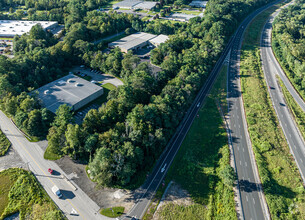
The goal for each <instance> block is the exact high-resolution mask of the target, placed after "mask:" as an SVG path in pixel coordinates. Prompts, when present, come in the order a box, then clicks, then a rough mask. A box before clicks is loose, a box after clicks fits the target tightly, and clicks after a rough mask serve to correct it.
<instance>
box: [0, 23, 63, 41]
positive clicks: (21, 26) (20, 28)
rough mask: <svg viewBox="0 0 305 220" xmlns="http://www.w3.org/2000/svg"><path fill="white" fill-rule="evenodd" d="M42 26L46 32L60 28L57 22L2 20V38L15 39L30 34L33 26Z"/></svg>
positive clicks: (0, 32) (0, 28)
mask: <svg viewBox="0 0 305 220" xmlns="http://www.w3.org/2000/svg"><path fill="white" fill-rule="evenodd" d="M36 24H40V25H41V26H42V28H43V29H44V30H47V29H53V28H55V27H57V26H58V23H57V22H56V21H16V20H0V37H12V38H13V37H14V36H15V35H22V34H24V33H28V32H29V31H30V30H31V28H32V27H33V26H35V25H36Z"/></svg>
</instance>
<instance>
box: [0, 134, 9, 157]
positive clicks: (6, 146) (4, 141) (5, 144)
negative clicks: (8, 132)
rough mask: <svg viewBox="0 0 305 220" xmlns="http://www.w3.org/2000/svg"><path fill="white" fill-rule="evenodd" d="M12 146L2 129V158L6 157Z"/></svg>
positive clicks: (0, 143)
mask: <svg viewBox="0 0 305 220" xmlns="http://www.w3.org/2000/svg"><path fill="white" fill-rule="evenodd" d="M10 146H11V142H10V141H9V140H8V139H7V137H6V136H5V135H4V134H3V132H2V131H1V129H0V156H4V155H5V153H6V152H7V151H8V149H9V147H10Z"/></svg>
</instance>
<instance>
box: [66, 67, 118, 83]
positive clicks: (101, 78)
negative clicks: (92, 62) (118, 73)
mask: <svg viewBox="0 0 305 220" xmlns="http://www.w3.org/2000/svg"><path fill="white" fill-rule="evenodd" d="M72 72H73V73H78V72H80V73H82V74H86V75H87V76H90V77H91V80H94V81H96V82H102V83H101V84H102V85H103V84H106V83H111V84H113V85H115V86H116V87H118V86H121V85H123V82H122V81H121V80H119V79H118V78H116V77H114V76H111V75H108V74H105V73H101V72H100V71H98V70H93V71H91V69H89V68H86V67H75V68H73V69H72Z"/></svg>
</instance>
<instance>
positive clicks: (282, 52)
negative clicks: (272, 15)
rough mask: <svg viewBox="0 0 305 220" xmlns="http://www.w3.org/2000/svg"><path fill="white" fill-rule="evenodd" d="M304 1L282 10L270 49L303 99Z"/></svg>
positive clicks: (275, 26) (304, 59) (274, 25)
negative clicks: (271, 48)
mask: <svg viewBox="0 0 305 220" xmlns="http://www.w3.org/2000/svg"><path fill="white" fill-rule="evenodd" d="M304 3H305V1H304V0H298V1H296V3H295V4H293V5H291V6H289V7H287V8H285V9H283V10H282V11H281V13H280V14H279V15H278V16H277V17H276V19H275V21H274V24H273V31H272V47H273V50H274V52H275V54H276V57H277V59H279V61H280V63H281V64H282V66H283V67H284V69H286V70H287V71H286V74H287V75H288V77H289V79H290V82H291V83H292V84H293V85H294V87H295V88H296V89H297V91H298V92H299V93H300V95H301V96H302V97H303V99H305V26H304V25H305V5H304Z"/></svg>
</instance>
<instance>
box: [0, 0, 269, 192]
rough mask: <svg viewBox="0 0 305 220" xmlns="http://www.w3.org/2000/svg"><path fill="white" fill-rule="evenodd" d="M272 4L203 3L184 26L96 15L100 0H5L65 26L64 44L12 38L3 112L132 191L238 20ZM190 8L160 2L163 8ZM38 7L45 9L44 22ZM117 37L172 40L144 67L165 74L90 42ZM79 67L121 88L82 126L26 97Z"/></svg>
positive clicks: (47, 38)
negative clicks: (199, 12) (116, 81)
mask: <svg viewBox="0 0 305 220" xmlns="http://www.w3.org/2000/svg"><path fill="white" fill-rule="evenodd" d="M270 1H271V0H267V1H261V0H249V1H243V0H228V1H218V0H217V1H209V4H208V5H207V8H206V11H205V17H204V18H200V17H197V18H194V19H191V21H190V22H188V23H180V22H179V23H174V22H161V21H160V22H159V21H154V22H143V21H142V20H141V19H139V18H138V17H137V16H134V15H131V14H125V13H122V14H118V13H112V12H109V13H105V12H102V11H99V10H96V9H99V8H101V7H102V6H103V5H106V4H107V3H108V1H100V0H74V1H56V2H54V4H52V5H45V4H44V3H45V1H42V0H39V1H35V2H34V1H32V0H25V1H22V2H20V1H19V0H12V1H4V2H3V5H2V7H6V8H10V7H14V6H15V5H16V4H21V5H20V6H24V7H25V9H26V10H27V13H28V18H29V19H33V20H37V19H38V20H56V21H60V22H62V23H64V26H65V29H64V31H63V32H62V34H61V36H64V38H61V40H59V38H60V37H61V36H58V37H57V36H52V34H50V33H46V32H45V31H44V30H43V29H42V28H41V27H40V26H39V25H37V26H34V27H33V28H32V30H31V31H30V33H29V34H28V35H22V36H16V37H15V38H14V48H13V49H14V57H13V58H12V59H7V58H5V57H3V56H0V67H1V68H0V85H1V86H0V108H1V110H2V111H4V112H5V113H6V114H8V115H10V116H11V118H14V120H15V122H16V124H17V126H18V127H19V128H21V129H23V130H24V131H25V132H27V133H28V134H30V135H31V136H36V137H47V139H48V150H49V149H50V152H52V153H53V154H49V156H50V155H51V156H50V157H52V156H54V155H69V156H70V157H71V158H72V159H75V160H78V161H84V162H88V168H89V170H90V172H91V173H90V176H92V179H93V180H94V181H96V182H97V183H98V185H102V186H107V187H113V186H117V187H125V188H126V187H129V188H130V187H131V186H132V187H137V186H139V185H141V184H142V183H143V181H142V180H143V179H145V176H146V174H147V172H149V171H150V169H151V168H152V166H153V164H154V163H155V162H156V160H157V159H158V158H159V156H160V154H161V152H162V151H163V150H164V148H165V146H166V144H167V143H168V141H169V140H170V138H171V137H172V135H173V134H174V133H175V131H176V128H177V127H178V125H179V123H180V122H181V120H182V119H183V116H184V115H183V112H186V111H187V109H188V108H189V107H190V105H191V104H192V102H193V100H194V98H195V97H196V94H197V93H198V91H199V89H200V88H201V86H202V85H203V84H204V83H205V80H206V79H207V77H208V75H209V74H210V72H211V70H212V68H213V66H214V64H215V63H216V61H217V60H218V58H219V56H220V54H221V52H222V51H223V49H224V48H225V46H226V44H227V42H228V40H229V38H230V36H231V35H232V34H233V32H234V30H235V29H236V27H237V25H238V23H239V22H241V20H242V19H243V18H245V17H246V16H247V15H248V14H249V13H250V12H252V11H253V10H255V9H256V8H258V7H260V6H262V5H264V4H266V3H267V2H270ZM36 3H37V4H36ZM186 3H187V2H181V1H180V2H179V1H177V0H166V1H164V2H163V3H162V5H169V4H174V5H177V6H179V7H180V5H183V4H186ZM30 8H32V9H31V10H30ZM38 11H40V12H42V11H47V13H44V17H40V14H39V15H38V14H37V13H36V12H38ZM215 15H217V16H215ZM0 16H1V14H0ZM3 17H5V16H4V15H3ZM123 31H124V32H125V33H126V34H130V33H133V32H138V31H144V32H148V33H151V34H166V35H171V36H170V39H169V40H168V41H167V42H165V43H163V44H161V45H160V46H159V47H157V48H155V49H153V50H152V53H151V60H150V61H151V62H152V63H153V64H155V65H158V66H159V67H161V69H162V71H160V72H159V73H158V74H157V75H154V74H152V70H151V68H150V66H149V65H148V64H147V63H146V62H141V60H140V59H139V57H137V56H135V55H134V54H132V52H129V53H126V54H124V53H122V52H121V51H120V49H119V48H115V49H113V50H110V52H109V53H103V51H102V50H101V48H103V46H104V44H103V43H101V44H97V45H94V44H93V43H92V42H93V41H95V40H97V39H101V38H104V37H109V36H112V35H113V34H114V33H120V32H123ZM186 36H187V37H186ZM80 64H81V65H84V66H86V67H89V68H92V69H95V70H99V71H101V72H103V73H106V74H112V75H114V76H116V77H120V78H122V79H123V80H124V85H123V86H119V87H118V88H116V89H114V90H112V91H110V92H109V94H108V99H107V100H108V101H107V104H106V105H103V106H101V108H99V109H98V110H95V109H91V110H90V111H89V112H88V113H87V114H86V116H85V118H84V120H83V123H82V124H80V125H78V124H76V123H75V122H74V121H73V117H72V116H73V114H72V113H71V112H70V109H69V108H68V107H67V106H65V105H63V107H62V108H60V109H59V111H58V112H57V113H56V115H55V116H54V115H53V114H49V112H48V111H46V110H45V109H43V108H42V106H41V105H40V103H39V102H38V100H36V99H35V97H34V96H29V94H31V95H32V94H33V93H31V92H32V91H33V90H35V89H37V88H39V87H41V86H42V85H45V84H47V83H49V82H51V81H53V80H55V79H58V78H60V77H61V76H63V75H65V74H67V73H68V71H69V69H70V68H71V66H75V65H80ZM54 157H55V156H54Z"/></svg>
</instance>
